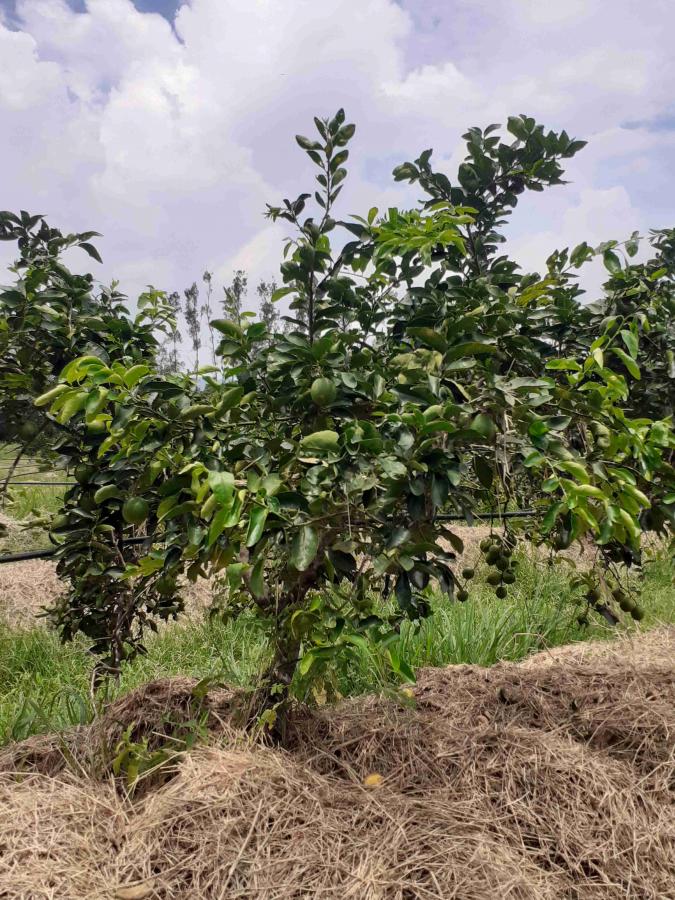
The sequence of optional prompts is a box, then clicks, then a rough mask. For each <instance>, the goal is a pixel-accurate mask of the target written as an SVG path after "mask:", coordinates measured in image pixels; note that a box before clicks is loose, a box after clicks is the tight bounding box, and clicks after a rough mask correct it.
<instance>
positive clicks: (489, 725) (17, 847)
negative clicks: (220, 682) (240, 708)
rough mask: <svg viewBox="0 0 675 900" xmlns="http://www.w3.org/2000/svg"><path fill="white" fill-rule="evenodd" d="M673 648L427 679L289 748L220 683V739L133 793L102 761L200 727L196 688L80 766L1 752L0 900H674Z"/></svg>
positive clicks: (113, 715) (104, 730)
mask: <svg viewBox="0 0 675 900" xmlns="http://www.w3.org/2000/svg"><path fill="white" fill-rule="evenodd" d="M674 650H675V629H672V628H671V629H661V630H658V631H654V632H651V633H647V634H644V635H641V636H636V637H633V638H626V639H622V640H620V641H617V642H615V643H613V644H598V645H593V646H589V645H587V646H585V647H583V648H579V647H572V648H568V649H565V650H562V651H557V652H554V653H543V654H539V655H538V656H536V657H533V658H532V659H530V660H528V661H527V662H526V663H524V664H519V665H514V664H501V665H499V666H495V667H494V668H492V669H489V670H486V669H480V668H478V667H473V666H458V667H450V668H447V669H426V670H423V671H422V672H421V673H420V674H419V680H418V684H417V685H416V687H415V688H414V691H413V693H414V700H409V701H406V700H405V698H404V699H403V700H402V702H401V703H396V702H394V701H392V700H385V699H382V698H377V697H368V698H363V699H358V700H353V701H349V702H345V703H342V704H340V705H339V706H337V707H333V708H328V707H326V708H323V709H321V710H320V711H318V712H315V713H313V714H308V713H307V714H304V715H302V716H300V717H298V719H297V720H296V722H295V723H294V732H293V734H294V739H293V741H292V743H291V746H290V747H289V749H288V750H286V751H282V750H278V749H274V748H271V747H265V746H261V745H254V744H252V743H251V742H250V741H247V739H246V738H245V737H244V736H243V735H242V733H241V732H237V731H236V730H234V729H233V727H232V725H231V720H230V718H229V717H230V715H231V711H232V700H233V695H232V694H231V693H229V692H227V691H224V690H221V691H216V692H214V695H213V696H212V697H211V698H210V700H209V707H208V714H209V717H210V725H211V727H212V729H213V741H212V744H211V745H210V746H209V747H205V748H203V749H202V750H199V751H195V752H193V753H191V754H189V755H187V756H186V757H185V758H184V759H183V761H182V762H181V763H180V764H179V765H178V766H177V769H176V771H175V773H174V777H172V778H171V780H169V781H166V782H165V783H163V784H161V785H159V786H154V787H153V788H152V789H148V790H147V791H145V793H142V794H141V795H140V796H139V795H136V797H135V798H134V799H133V800H132V799H129V798H128V797H126V796H125V795H124V792H123V791H121V790H120V786H119V785H118V784H115V783H114V781H113V780H112V778H111V777H110V776H109V775H106V774H105V773H102V770H101V769H99V770H98V775H99V777H98V778H94V777H92V774H91V772H92V771H93V770H92V769H91V768H90V767H88V766H89V764H90V763H91V761H92V760H93V759H94V758H95V757H96V755H97V752H98V750H97V748H98V747H100V746H101V745H102V744H103V745H105V744H109V742H111V741H112V742H114V740H115V738H116V737H117V736H118V735H119V733H120V729H122V728H123V727H124V726H125V725H127V724H131V723H136V729H135V736H136V737H139V736H140V735H141V734H143V733H151V732H159V733H161V732H162V729H163V728H164V727H165V723H166V720H167V718H171V719H172V720H173V721H174V722H176V721H179V720H181V719H183V720H185V719H189V718H190V717H191V716H192V715H193V714H194V710H193V709H192V705H191V704H192V703H193V700H192V699H191V690H192V687H193V682H190V681H189V680H188V679H177V680H170V681H165V682H155V683H153V684H152V685H149V686H147V687H146V688H144V689H142V690H141V691H139V692H136V693H134V694H130V695H129V696H127V697H126V698H124V699H123V700H121V701H117V702H116V703H115V704H113V705H112V706H111V708H110V709H109V710H108V711H107V712H106V714H105V715H104V716H103V717H102V718H101V719H100V720H99V721H98V722H97V723H95V724H94V725H93V726H91V727H90V728H89V729H82V730H81V731H78V732H75V733H72V734H71V735H68V736H66V737H65V738H64V739H63V740H64V741H65V742H66V743H65V744H63V743H62V745H61V746H62V747H63V746H67V747H68V748H69V749H68V751H67V753H66V756H67V758H68V763H67V764H65V763H64V760H63V759H61V761H59V756H58V741H56V740H55V739H54V738H53V737H52V738H41V739H33V740H32V742H26V743H24V744H19V745H14V746H12V747H9V748H7V749H6V750H5V751H4V752H3V753H2V754H1V755H0V808H1V809H2V810H3V813H4V815H3V817H2V819H1V820H0V897H2V898H8V900H9V898H12V900H13V898H25V900H28V898H30V900H38V898H39V900H43V898H45V900H46V898H50V900H52V898H53V900H56V898H64V900H65V898H68V900H84V898H89V900H107V898H110V900H112V898H118V900H125V898H126V900H134V898H135V900H143V898H148V900H149V898H156V900H160V898H161V900H188V898H190V900H200V898H209V900H211V898H213V900H215V898H223V900H226V898H227V900H229V898H270V900H277V898H278V900H281V898H284V900H287V898H288V900H290V898H297V900H300V898H319V897H321V898H341V900H343V898H366V900H376V898H377V900H379V898H382V900H384V898H387V900H388V898H397V900H413V898H436V900H447V898H458V900H482V898H490V900H501V898H510V900H521V898H522V900H525V898H527V900H530V898H532V900H535V898H551V900H567V898H570V900H586V898H588V900H614V898H617V900H618V898H624V897H631V898H636V900H637V898H640V900H645V898H653V900H657V898H658V900H663V898H673V897H675V804H674V803H673V792H674V790H675V671H674V666H673V659H674V655H673V651H674ZM62 756H63V754H62ZM80 766H82V767H83V769H82V770H81V769H80V768H79V767H80ZM372 775H380V776H381V779H374V780H375V781H379V784H378V786H377V787H373V788H368V787H367V786H366V784H365V783H364V782H366V780H367V779H368V776H372ZM371 780H372V779H371Z"/></svg>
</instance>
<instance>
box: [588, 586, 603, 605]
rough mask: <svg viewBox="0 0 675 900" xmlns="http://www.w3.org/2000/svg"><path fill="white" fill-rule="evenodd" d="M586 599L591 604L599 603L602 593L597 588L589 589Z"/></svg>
mask: <svg viewBox="0 0 675 900" xmlns="http://www.w3.org/2000/svg"><path fill="white" fill-rule="evenodd" d="M586 599H587V600H588V602H589V603H597V602H598V600H599V599H600V591H599V590H598V589H597V588H594V587H592V588H589V589H588V591H587V592H586Z"/></svg>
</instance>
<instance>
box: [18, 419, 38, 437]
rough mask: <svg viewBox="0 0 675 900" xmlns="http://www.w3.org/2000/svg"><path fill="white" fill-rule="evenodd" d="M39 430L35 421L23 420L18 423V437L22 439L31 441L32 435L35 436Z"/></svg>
mask: <svg viewBox="0 0 675 900" xmlns="http://www.w3.org/2000/svg"><path fill="white" fill-rule="evenodd" d="M39 431H40V429H39V427H38V426H37V425H36V423H35V422H23V423H22V424H21V425H19V437H20V438H21V440H22V441H32V440H33V438H34V437H37V434H38V432H39Z"/></svg>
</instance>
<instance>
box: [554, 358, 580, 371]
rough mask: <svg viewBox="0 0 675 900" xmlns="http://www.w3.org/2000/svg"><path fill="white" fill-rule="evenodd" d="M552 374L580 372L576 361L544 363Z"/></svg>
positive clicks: (565, 360) (563, 360)
mask: <svg viewBox="0 0 675 900" xmlns="http://www.w3.org/2000/svg"><path fill="white" fill-rule="evenodd" d="M546 368H547V369H550V370H551V371H552V372H580V371H581V366H580V365H579V363H578V362H577V361H576V359H552V360H550V362H547V363H546Z"/></svg>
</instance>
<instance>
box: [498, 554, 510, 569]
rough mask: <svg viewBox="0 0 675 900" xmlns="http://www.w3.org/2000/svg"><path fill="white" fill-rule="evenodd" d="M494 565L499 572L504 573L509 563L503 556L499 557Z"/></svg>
mask: <svg viewBox="0 0 675 900" xmlns="http://www.w3.org/2000/svg"><path fill="white" fill-rule="evenodd" d="M495 565H496V566H497V568H498V569H499V571H500V572H504V571H506V569H508V567H509V561H508V559H507V558H506V557H505V556H500V557H499V559H498V560H497V562H496V563H495Z"/></svg>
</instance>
